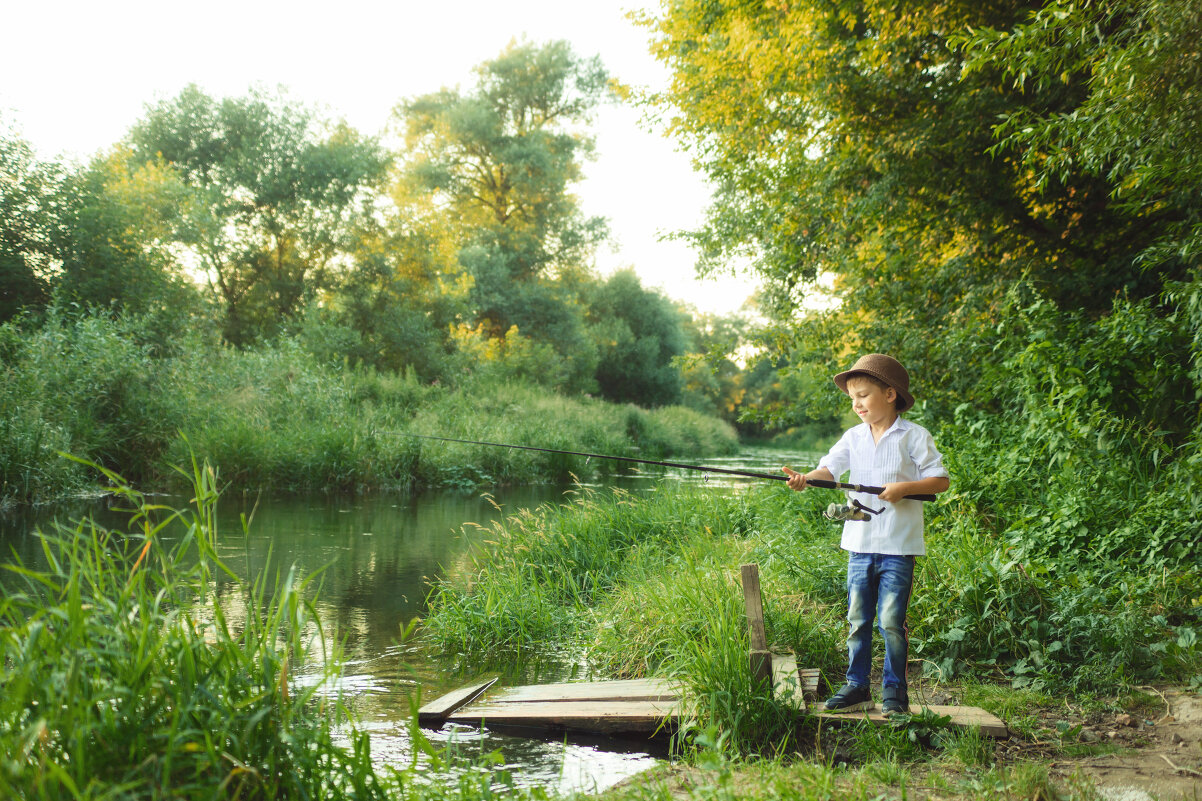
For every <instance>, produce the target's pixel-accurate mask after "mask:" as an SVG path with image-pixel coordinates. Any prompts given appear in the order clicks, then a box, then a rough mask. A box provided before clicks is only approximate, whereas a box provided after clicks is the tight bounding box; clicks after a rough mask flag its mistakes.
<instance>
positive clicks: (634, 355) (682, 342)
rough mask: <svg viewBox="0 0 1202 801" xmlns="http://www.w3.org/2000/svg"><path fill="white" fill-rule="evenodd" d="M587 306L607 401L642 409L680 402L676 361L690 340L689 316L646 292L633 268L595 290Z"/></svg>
mask: <svg viewBox="0 0 1202 801" xmlns="http://www.w3.org/2000/svg"><path fill="white" fill-rule="evenodd" d="M587 302H588V309H589V311H588V319H589V330H590V333H591V334H592V336H593V338H594V340H595V341H596V342H597V350H598V353H599V355H600V359H599V361H598V363H597V385H598V387H599V388H600V393H601V395H602V397H604V398H606V399H608V400H611V401H614V402H615V403H634V404H637V405H639V406H664V405H668V404H673V403H679V402H680V398H681V390H682V388H683V381H682V379H681V374H680V368H679V367H677V366H676V364H675V362H674V360H675V359H676V357H678V356H681V355H683V354H684V353H685V350H686V348H687V346H688V340H687V338H686V335H685V330H684V326H683V323H684V318H685V316H684V315H683V314H682V313H681V312H680V311H679V310H677V309H676V307H675V306H674V305H673V303H672V301H671V300H669V299H668V298H666V297H664V295H663V294H661V293H660V292H656V291H654V290H650V289H645V288H644V287H643V285H642V283H641V282H640V281H639V278H638V276H637V275H635V273H634V271H633V270H629V269H628V270H619V271H618V272H616V273H614V274H613V275H611V276H610V277H609V279H608V280H606V281H604V282H602V283H599V284H597V285H596V286H595V287H593V288H592V289H591V290H589V291H588V293H587Z"/></svg>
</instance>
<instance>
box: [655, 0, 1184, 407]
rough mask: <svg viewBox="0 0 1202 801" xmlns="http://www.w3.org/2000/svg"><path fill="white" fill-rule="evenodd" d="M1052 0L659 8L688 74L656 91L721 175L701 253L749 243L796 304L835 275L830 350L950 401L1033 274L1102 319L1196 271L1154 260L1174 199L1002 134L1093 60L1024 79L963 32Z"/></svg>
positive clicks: (661, 43)
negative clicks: (1002, 144)
mask: <svg viewBox="0 0 1202 801" xmlns="http://www.w3.org/2000/svg"><path fill="white" fill-rule="evenodd" d="M1038 7H1039V4H1037V3H1029V2H1028V3H979V2H967V1H966V0H957V1H956V2H951V3H939V4H930V3H919V2H902V3H895V2H884V1H883V0H868V2H864V3H859V4H844V3H834V4H831V3H823V2H817V1H816V0H803V1H802V2H799V3H791V4H787V5H786V4H781V3H777V2H770V0H753V2H738V3H735V2H727V1H724V0H719V2H709V1H708V0H707V1H706V2H701V0H683V1H682V2H679V3H673V4H672V5H671V7H670V10H669V11H667V12H666V13H665V14H664V15H663V16H662V17H660V18H658V19H656V18H647V19H646V20H645V22H646V24H647V25H648V26H649V27H650V28H651V29H652V30H653V32H654V34H655V41H654V43H653V48H654V52H655V53H656V55H657V56H658V57H659V58H660V59H661V60H662V61H664V62H665V63H666V64H668V65H669V66H670V67H671V68H672V71H673V76H674V77H673V81H672V83H671V85H670V87H669V88H668V89H667V90H665V91H663V92H660V93H657V94H653V95H651V96H650V97H648V98H646V99H647V101H648V102H650V103H651V104H653V106H654V107H655V108H656V110H657V111H659V112H661V113H663V114H665V115H667V116H669V118H670V120H671V129H672V131H673V132H674V133H675V135H677V136H678V137H680V138H681V139H682V140H683V141H684V142H685V143H686V145H687V146H689V147H690V148H691V149H692V150H693V152H694V153H695V154H696V160H697V163H698V164H699V166H700V167H701V168H702V169H703V170H704V171H705V172H706V173H707V174H708V176H709V177H710V179H711V181H712V182H713V184H714V186H715V188H716V194H715V203H714V205H713V208H712V210H711V213H710V215H709V219H708V221H707V224H706V225H705V226H704V227H703V228H701V229H700V230H698V231H695V232H692V238H693V239H694V240H695V242H696V243H697V244H698V245H699V246H700V248H701V250H702V252H703V254H704V258H703V267H704V268H705V269H717V268H718V267H719V266H720V265H721V264H723V263H724V262H726V261H727V260H729V259H730V258H731V257H733V256H750V257H751V258H752V259H753V261H754V264H755V268H756V269H757V270H758V271H759V272H760V273H761V274H762V275H763V276H765V278H767V279H768V282H769V293H768V296H767V300H768V301H769V302H768V303H767V304H766V311H768V312H770V313H773V314H774V315H775V316H776V317H777V318H778V319H781V320H789V319H790V318H793V317H794V316H795V314H796V312H797V310H798V308H799V306H800V305H801V303H802V302H803V300H804V294H805V291H806V289H807V288H808V287H809V286H811V285H812V282H813V281H814V279H815V278H816V277H817V276H819V275H820V274H833V275H834V276H835V277H836V284H835V286H836V292H837V293H838V294H839V296H840V298H841V300H842V308H841V310H839V311H838V312H836V313H834V314H833V315H827V320H830V319H836V320H837V321H838V322H839V325H838V326H837V329H838V331H837V334H838V337H839V340H838V343H837V345H832V347H831V348H830V350H831V357H832V359H833V360H834V361H836V362H843V361H846V359H847V357H848V356H849V355H850V354H851V353H853V352H856V351H863V350H865V349H870V350H889V351H890V352H894V353H896V354H897V355H898V356H899V357H901V358H903V359H904V360H905V361H907V362H908V363H912V364H916V365H921V366H922V368H923V369H922V370H921V374H922V375H923V376H924V379H923V381H924V384H923V386H922V389H923V391H924V392H925V393H926V396H927V397H932V398H943V399H947V400H948V402H951V399H953V398H958V399H963V398H964V397H966V396H969V395H971V393H972V392H973V389H972V388H973V386H974V385H975V383H976V379H977V378H978V377H979V376H980V375H981V374H982V371H983V370H984V369H985V365H986V364H987V362H988V361H989V360H990V359H991V350H990V347H991V345H990V343H989V339H988V337H987V336H986V333H987V332H989V331H991V330H992V329H993V327H994V326H996V325H997V322H998V319H999V315H1000V313H1001V310H1002V309H1003V308H1005V307H1006V305H1007V303H1009V302H1010V299H1011V292H1012V290H1013V288H1014V286H1015V285H1016V284H1017V283H1019V282H1025V283H1026V284H1027V285H1029V286H1033V287H1037V288H1038V291H1040V292H1042V293H1044V294H1045V295H1046V297H1048V298H1050V299H1051V300H1053V301H1054V302H1056V303H1057V304H1059V305H1062V306H1064V307H1068V308H1074V309H1082V310H1084V311H1086V312H1087V313H1089V314H1093V315H1098V314H1104V313H1106V312H1107V311H1108V310H1109V308H1110V306H1111V304H1112V302H1113V299H1114V297H1115V295H1116V293H1123V294H1126V295H1128V296H1131V297H1150V296H1154V295H1155V294H1157V293H1158V292H1159V291H1160V288H1161V287H1162V286H1163V285H1164V282H1165V281H1166V280H1169V279H1172V278H1174V277H1181V276H1182V275H1183V271H1182V268H1181V265H1180V264H1179V263H1178V264H1169V263H1165V264H1163V265H1162V266H1161V268H1160V269H1158V270H1156V271H1152V272H1149V271H1147V270H1145V269H1144V268H1143V267H1142V266H1141V265H1139V264H1137V255H1138V254H1139V253H1141V252H1143V251H1144V250H1145V249H1146V248H1147V247H1149V246H1150V244H1151V243H1153V242H1154V241H1156V239H1157V230H1158V229H1161V228H1162V227H1163V226H1164V225H1165V224H1168V223H1170V222H1171V221H1172V219H1173V216H1174V215H1173V213H1172V212H1171V211H1169V210H1166V209H1162V208H1146V209H1143V210H1142V211H1141V212H1140V213H1138V214H1132V213H1131V210H1130V209H1128V208H1125V207H1123V206H1122V205H1121V204H1120V203H1117V202H1116V201H1115V199H1114V197H1113V195H1112V193H1111V186H1110V185H1109V184H1108V182H1107V181H1106V179H1105V178H1104V177H1102V176H1099V175H1095V174H1090V173H1088V172H1084V171H1071V172H1068V173H1064V174H1061V175H1058V176H1055V178H1054V179H1052V180H1047V179H1045V178H1042V177H1041V176H1038V175H1036V174H1035V173H1034V172H1033V170H1032V167H1031V166H1030V165H1029V164H1027V163H1025V161H1024V159H1023V158H1022V156H1021V155H1020V154H1016V153H1015V152H1013V151H1010V150H1006V149H996V148H995V146H996V145H997V144H998V141H997V138H996V135H995V131H994V127H995V125H996V123H997V121H998V120H999V119H1002V118H1005V117H1007V115H1010V114H1012V113H1014V112H1015V111H1017V110H1019V109H1033V110H1035V111H1036V112H1038V113H1039V114H1041V115H1046V116H1047V117H1049V118H1056V116H1057V115H1058V114H1066V113H1070V112H1072V110H1073V109H1075V108H1077V107H1078V106H1079V105H1080V103H1081V102H1082V100H1083V99H1084V98H1085V97H1086V96H1087V93H1088V91H1089V89H1088V82H1087V80H1086V76H1085V75H1084V74H1082V73H1081V72H1073V71H1070V72H1068V73H1066V74H1064V75H1063V76H1061V78H1060V79H1058V80H1057V81H1051V82H1046V83H1045V84H1043V85H1041V86H1040V87H1032V86H1027V87H1025V88H1024V87H1015V86H1012V85H1010V84H1008V83H1007V82H1006V81H1005V80H1004V79H1003V71H1004V70H1003V69H1002V68H999V67H998V66H997V65H984V64H982V65H980V67H979V68H978V69H976V70H975V71H970V72H967V73H966V72H965V69H964V68H965V66H966V64H967V57H966V55H965V52H964V49H963V43H962V40H961V39H957V38H956V37H964V36H967V35H968V34H969V32H970V31H972V30H978V29H982V28H996V29H999V30H1007V29H1009V28H1011V27H1013V26H1014V25H1016V24H1018V23H1019V22H1020V21H1022V20H1023V19H1025V18H1026V17H1027V15H1028V14H1029V13H1030V12H1031V11H1033V10H1035V9H1037V8H1038ZM816 318H817V315H810V319H816ZM805 325H809V323H808V322H807V323H803V324H801V326H799V327H797V328H796V330H795V333H798V334H800V333H801V327H804V326H805ZM821 325H823V326H827V325H828V323H827V322H823V323H822V324H821ZM817 333H819V332H817V331H814V332H813V334H814V335H816V334H817ZM794 363H795V364H796V362H794Z"/></svg>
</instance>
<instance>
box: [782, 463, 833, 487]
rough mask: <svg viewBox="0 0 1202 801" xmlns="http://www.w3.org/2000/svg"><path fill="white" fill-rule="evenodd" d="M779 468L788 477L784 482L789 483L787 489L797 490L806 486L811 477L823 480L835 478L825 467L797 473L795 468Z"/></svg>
mask: <svg viewBox="0 0 1202 801" xmlns="http://www.w3.org/2000/svg"><path fill="white" fill-rule="evenodd" d="M781 470H783V471H784V472H785V474H786V475H787V476H788V477H789V480H788V481H787V482H785V483H787V484H788V485H789V489H792V490H797V491H799V492H800V491H801V490H803V489H805V488H806V482H807V481H809V480H810V479H811V478H818V479H822V480H823V481H834V480H835V477H834V476H833V475H831V471H830V470H827V469H826V468H825V467H815V468H814V469H813V470H811V471H810V472H808V473H798V472H797V471H796V470H793V469H791V468H788V467H782V468H781Z"/></svg>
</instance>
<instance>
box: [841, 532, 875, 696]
mask: <svg viewBox="0 0 1202 801" xmlns="http://www.w3.org/2000/svg"><path fill="white" fill-rule="evenodd" d="M876 572H877V571H876V564H875V560H874V558H873V555H872V554H867V553H851V554H848V559H847V683H848V684H852V685H855V686H857V687H867V686H868V682H869V674H870V673H871V672H872V619H873V617H874V616H875V615H876V608H877V575H876Z"/></svg>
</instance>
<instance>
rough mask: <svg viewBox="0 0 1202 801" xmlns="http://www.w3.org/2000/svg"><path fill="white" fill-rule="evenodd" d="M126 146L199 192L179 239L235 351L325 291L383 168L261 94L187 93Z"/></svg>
mask: <svg viewBox="0 0 1202 801" xmlns="http://www.w3.org/2000/svg"><path fill="white" fill-rule="evenodd" d="M129 142H130V146H131V148H132V158H133V160H134V162H135V163H136V164H148V163H154V162H156V161H159V160H161V161H162V162H164V163H165V164H167V165H169V166H170V167H171V168H172V169H173V170H175V171H176V173H177V174H178V175H179V176H180V178H181V180H182V181H183V182H184V183H186V184H187V185H188V186H190V187H191V188H192V189H193V190H194V193H193V196H192V198H191V201H190V202H189V203H188V204H186V205H185V206H184V208H183V209H182V210H181V214H180V219H179V227H178V233H177V237H178V239H179V241H180V242H181V243H183V244H184V245H186V246H188V247H189V248H190V249H191V252H192V253H193V255H194V256H195V258H196V260H197V261H198V263H199V266H200V267H201V268H202V269H203V271H204V273H205V275H206V277H207V279H208V285H209V288H210V290H211V291H212V293H213V295H214V297H215V298H216V299H217V300H218V301H219V302H220V303H221V304H222V306H223V308H224V311H225V335H226V338H227V339H228V340H229V341H231V342H234V343H246V342H250V341H253V340H254V339H256V338H257V337H260V336H263V335H268V334H271V333H273V332H274V331H276V330H278V328H279V326H280V325H281V323H282V322H283V321H285V320H287V319H289V318H292V317H295V316H296V315H297V314H298V312H299V311H300V310H301V309H302V307H303V306H304V303H305V301H306V300H307V299H309V298H311V297H312V296H313V295H314V294H315V293H317V292H318V291H320V290H321V289H322V288H323V287H326V286H327V285H328V284H329V282H330V279H331V276H332V274H333V273H334V271H335V270H336V269H337V267H338V266H339V265H340V262H341V261H342V260H344V259H345V257H346V249H347V243H348V237H349V236H350V233H351V231H352V230H353V228H354V221H355V219H356V218H358V217H359V216H361V215H364V214H368V213H370V211H371V208H370V207H371V202H372V195H371V192H370V191H369V190H370V189H372V188H373V187H374V186H376V184H377V183H378V182H379V181H380V180H381V178H382V177H383V175H384V173H385V170H386V168H387V166H388V158H387V156H386V154H385V153H384V151H383V150H382V149H381V148H380V146H379V144H378V143H377V142H376V141H375V140H373V139H370V138H367V137H363V136H361V135H360V134H358V133H357V132H356V131H354V130H353V129H351V128H350V127H348V126H346V125H345V124H342V123H338V124H333V125H329V124H325V123H323V122H321V121H319V120H318V119H317V118H316V116H315V115H314V114H313V112H311V111H310V110H308V109H306V108H304V107H302V106H300V105H299V104H296V103H293V102H289V101H287V100H286V99H284V98H282V97H271V96H268V95H266V94H264V93H262V92H258V91H253V92H251V93H250V94H248V95H247V96H245V97H241V98H227V99H224V100H216V99H214V98H211V97H209V96H208V95H206V94H205V93H204V92H202V91H201V90H200V89H199V88H198V87H196V86H189V87H188V88H186V89H184V91H182V92H181V93H180V94H179V96H178V97H176V98H174V99H173V100H169V101H165V102H163V103H160V104H158V105H157V106H154V107H152V108H150V109H149V110H148V111H147V114H146V117H145V118H144V119H143V120H142V121H141V122H139V123H138V124H137V125H136V126H135V127H134V129H133V130H132V131H131V133H130V135H129Z"/></svg>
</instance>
